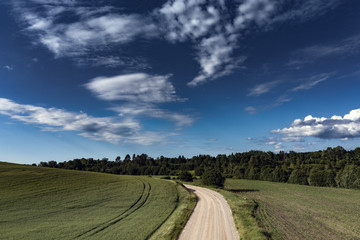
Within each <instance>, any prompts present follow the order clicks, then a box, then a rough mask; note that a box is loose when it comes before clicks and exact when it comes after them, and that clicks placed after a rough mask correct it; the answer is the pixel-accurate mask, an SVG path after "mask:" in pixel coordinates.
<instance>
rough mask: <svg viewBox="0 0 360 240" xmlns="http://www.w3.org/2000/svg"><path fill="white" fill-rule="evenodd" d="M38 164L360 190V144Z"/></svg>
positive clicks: (109, 171) (114, 172)
mask: <svg viewBox="0 0 360 240" xmlns="http://www.w3.org/2000/svg"><path fill="white" fill-rule="evenodd" d="M38 166H41V167H53V168H64V169H75V170H81V171H94V172H104V173H111V174H123V175H165V176H167V175H173V176H179V174H180V173H181V172H184V171H191V172H192V173H193V175H196V176H200V177H201V176H202V175H203V173H204V171H205V170H206V169H215V170H216V171H217V172H220V173H221V174H222V176H224V177H226V178H240V179H253V180H265V181H273V182H287V183H294V184H302V185H312V186H327V187H343V188H357V189H360V148H356V149H354V150H349V151H347V150H345V149H344V148H343V147H340V146H338V147H335V148H330V147H329V148H327V149H326V150H322V151H315V152H299V153H298V152H294V151H290V152H284V151H280V152H279V153H273V152H270V151H269V152H264V151H249V152H243V153H232V154H230V155H225V154H219V155H217V156H216V157H214V156H210V155H198V156H193V157H192V158H185V157H184V156H178V157H173V158H168V157H164V156H161V157H158V158H155V159H154V158H152V157H149V156H148V155H146V154H141V155H135V154H134V155H132V157H130V155H129V154H127V155H126V156H125V158H124V159H121V157H120V156H118V157H117V158H116V159H115V160H114V161H110V160H109V159H107V158H103V159H97V160H95V159H93V158H81V159H73V160H69V161H65V162H59V163H57V162H56V161H49V162H40V164H38Z"/></svg>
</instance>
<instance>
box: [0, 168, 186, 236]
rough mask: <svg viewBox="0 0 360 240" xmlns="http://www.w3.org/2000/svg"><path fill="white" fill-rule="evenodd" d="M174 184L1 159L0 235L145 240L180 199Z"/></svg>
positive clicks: (172, 210)
mask: <svg viewBox="0 0 360 240" xmlns="http://www.w3.org/2000/svg"><path fill="white" fill-rule="evenodd" d="M177 187H178V186H176V185H175V184H174V183H171V182H168V181H165V180H159V179H152V178H149V177H135V176H118V175H110V174H100V173H91V172H79V171H69V170H60V169H50V168H38V167H32V166H23V165H16V164H9V163H0V192H1V194H0V212H1V219H0V236H1V238H2V239H146V238H148V237H150V236H151V235H152V234H153V233H154V231H155V230H156V229H158V228H159V227H160V226H161V225H162V223H164V222H165V221H166V220H167V219H168V218H169V216H170V215H171V214H172V213H173V212H174V210H175V209H176V207H177V206H178V204H179V199H180V198H183V197H182V196H183V195H181V196H180V195H179V193H178V190H177ZM181 194H187V193H186V192H185V193H184V192H182V193H181Z"/></svg>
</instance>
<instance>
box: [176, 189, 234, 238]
mask: <svg viewBox="0 0 360 240" xmlns="http://www.w3.org/2000/svg"><path fill="white" fill-rule="evenodd" d="M185 187H186V188H188V189H190V190H191V191H194V193H195V195H196V196H197V198H198V202H197V204H196V207H195V209H194V212H193V213H192V214H191V216H190V218H189V221H188V222H187V223H186V225H185V228H184V229H183V231H182V232H181V234H180V237H179V240H201V239H204V240H220V239H221V240H223V239H229V240H230V239H231V240H232V239H234V240H238V239H239V235H238V232H237V231H236V227H235V224H234V219H233V217H232V212H231V210H230V207H229V205H228V204H227V202H226V200H225V199H224V197H223V196H222V195H221V194H219V193H217V192H215V191H212V190H210V189H207V188H202V187H196V186H192V185H185Z"/></svg>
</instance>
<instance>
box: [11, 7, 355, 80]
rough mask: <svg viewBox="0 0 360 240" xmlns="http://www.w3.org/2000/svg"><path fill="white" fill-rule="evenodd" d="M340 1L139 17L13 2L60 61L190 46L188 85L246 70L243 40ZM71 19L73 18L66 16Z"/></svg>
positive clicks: (115, 62)
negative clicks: (145, 47)
mask: <svg viewBox="0 0 360 240" xmlns="http://www.w3.org/2000/svg"><path fill="white" fill-rule="evenodd" d="M340 3H341V1H340V0H329V1H324V0H305V1H300V0H296V1H292V2H291V3H289V2H288V1H285V0H280V1H275V0H244V1H240V2H232V3H230V4H229V3H226V2H225V1H206V0H169V1H167V2H166V3H164V4H163V5H162V6H161V7H159V8H157V9H153V11H151V12H150V13H148V14H142V15H140V14H135V13H126V14H125V13H124V12H123V11H120V10H119V9H116V8H113V7H111V6H104V4H103V3H102V2H101V3H98V4H97V5H96V3H93V4H95V6H94V7H89V5H88V4H86V2H85V1H70V0H63V1H50V0H31V1H20V0H14V6H15V9H16V11H17V13H19V15H20V16H21V18H22V20H23V22H24V23H25V25H26V31H25V32H27V33H28V34H30V35H31V36H35V40H34V42H35V43H37V44H41V45H43V46H45V47H46V48H48V49H49V50H50V51H51V52H52V53H54V55H55V56H56V57H71V58H73V59H75V61H76V62H79V63H83V64H86V62H87V61H86V60H79V59H83V58H85V59H86V58H87V59H88V62H89V63H90V64H95V65H98V66H108V67H114V66H119V65H122V64H124V62H123V61H122V60H121V58H117V57H116V56H111V57H109V58H108V59H105V58H101V57H100V58H95V57H91V56H94V54H93V53H94V52H95V53H102V52H103V51H107V50H109V49H112V48H114V47H116V48H119V47H121V46H124V45H126V44H128V43H130V42H133V41H135V40H138V39H151V38H157V39H162V40H163V39H165V40H167V41H169V42H172V43H177V42H185V41H188V42H191V43H192V44H193V47H194V48H195V50H196V53H195V59H196V60H197V62H198V63H199V65H200V70H199V73H198V75H197V76H195V77H194V78H193V79H192V80H191V81H190V82H189V83H188V85H189V86H197V85H199V84H202V83H205V82H207V81H210V80H213V79H216V78H219V77H222V76H225V75H227V74H230V73H232V72H233V71H234V70H235V69H237V68H239V67H241V66H242V65H243V63H244V61H245V59H246V56H241V54H239V55H240V57H234V56H233V53H234V51H235V50H236V49H238V48H239V45H240V43H239V41H240V39H241V37H243V36H244V35H246V34H248V33H249V32H251V31H252V30H253V29H257V30H260V31H262V30H268V29H270V28H271V27H272V26H273V25H276V24H277V23H281V22H284V21H289V20H291V21H294V22H296V21H307V20H309V19H311V18H314V17H316V16H319V15H321V14H323V13H325V12H327V11H329V10H331V9H333V8H335V7H336V6H338V5H339V4H340ZM35 9H36V11H35ZM69 15H71V16H72V17H71V18H67V17H64V16H69ZM64 19H66V20H64ZM349 41H350V40H349ZM310 51H311V49H310ZM332 51H335V52H336V51H342V50H340V49H339V50H332ZM326 52H329V50H327V49H323V50H322V53H321V54H322V55H324V54H325V55H326V54H328V53H326ZM321 54H320V55H321ZM95 55H96V54H95ZM100 55H101V54H100ZM314 55H315V54H314ZM125 62H128V61H125ZM125 66H128V65H125Z"/></svg>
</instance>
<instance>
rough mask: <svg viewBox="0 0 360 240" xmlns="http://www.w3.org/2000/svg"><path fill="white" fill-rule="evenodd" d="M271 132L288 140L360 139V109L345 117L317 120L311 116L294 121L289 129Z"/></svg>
mask: <svg viewBox="0 0 360 240" xmlns="http://www.w3.org/2000/svg"><path fill="white" fill-rule="evenodd" d="M271 132H272V133H278V134H281V135H283V136H285V137H287V138H303V137H317V138H323V139H342V138H356V137H360V109H355V110H352V111H350V113H349V114H346V115H345V116H344V117H341V116H332V117H331V118H325V117H322V118H317V117H313V116H311V115H309V116H307V117H305V118H304V120H301V119H296V120H294V122H293V123H292V124H291V126H290V127H288V128H283V129H277V130H273V131H271Z"/></svg>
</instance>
